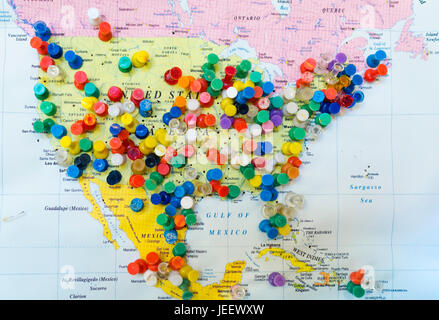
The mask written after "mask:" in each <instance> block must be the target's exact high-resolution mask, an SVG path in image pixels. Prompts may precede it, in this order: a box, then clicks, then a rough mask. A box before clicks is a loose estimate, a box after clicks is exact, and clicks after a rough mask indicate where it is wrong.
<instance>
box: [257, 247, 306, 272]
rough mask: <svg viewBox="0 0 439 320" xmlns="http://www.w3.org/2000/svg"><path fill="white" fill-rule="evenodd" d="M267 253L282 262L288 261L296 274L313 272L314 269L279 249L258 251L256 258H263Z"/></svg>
mask: <svg viewBox="0 0 439 320" xmlns="http://www.w3.org/2000/svg"><path fill="white" fill-rule="evenodd" d="M267 253H270V254H271V255H272V256H275V257H279V258H281V259H283V260H286V261H289V262H290V263H291V265H292V266H294V267H297V268H298V269H297V271H296V272H311V271H314V268H313V267H311V266H310V265H308V264H307V263H305V262H303V261H300V260H298V259H297V258H296V257H295V256H294V255H293V254H291V253H288V252H286V251H285V250H284V249H281V248H266V249H262V250H261V251H259V254H258V258H261V257H263V256H265V255H266V254H267Z"/></svg>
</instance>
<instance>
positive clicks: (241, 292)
mask: <svg viewBox="0 0 439 320" xmlns="http://www.w3.org/2000/svg"><path fill="white" fill-rule="evenodd" d="M245 294H246V290H245V288H244V287H242V286H240V285H239V284H235V285H233V286H232V287H231V288H230V295H231V296H232V299H233V300H241V299H244V297H245Z"/></svg>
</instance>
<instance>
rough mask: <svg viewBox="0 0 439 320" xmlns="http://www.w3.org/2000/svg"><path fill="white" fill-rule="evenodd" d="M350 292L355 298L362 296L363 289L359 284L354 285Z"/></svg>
mask: <svg viewBox="0 0 439 320" xmlns="http://www.w3.org/2000/svg"><path fill="white" fill-rule="evenodd" d="M352 293H353V295H354V296H355V297H356V298H361V297H362V296H364V293H365V291H364V289H363V288H362V287H361V286H360V285H356V286H355V287H354V288H353V289H352Z"/></svg>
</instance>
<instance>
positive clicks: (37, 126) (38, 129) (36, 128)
mask: <svg viewBox="0 0 439 320" xmlns="http://www.w3.org/2000/svg"><path fill="white" fill-rule="evenodd" d="M33 128H34V131H35V132H37V133H43V132H47V131H46V129H45V128H44V123H43V122H42V121H40V120H37V121H35V122H34V123H33Z"/></svg>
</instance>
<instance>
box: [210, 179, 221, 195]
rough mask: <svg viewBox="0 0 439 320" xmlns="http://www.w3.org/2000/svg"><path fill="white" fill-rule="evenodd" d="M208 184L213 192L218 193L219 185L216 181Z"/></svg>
mask: <svg viewBox="0 0 439 320" xmlns="http://www.w3.org/2000/svg"><path fill="white" fill-rule="evenodd" d="M209 183H210V185H211V186H212V189H213V191H215V192H218V190H219V189H220V188H221V183H220V182H219V181H218V180H210V181H209Z"/></svg>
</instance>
